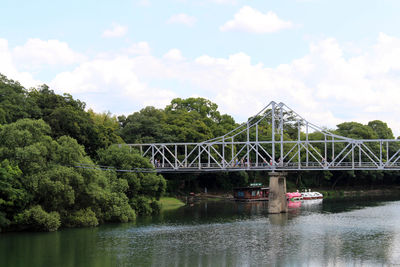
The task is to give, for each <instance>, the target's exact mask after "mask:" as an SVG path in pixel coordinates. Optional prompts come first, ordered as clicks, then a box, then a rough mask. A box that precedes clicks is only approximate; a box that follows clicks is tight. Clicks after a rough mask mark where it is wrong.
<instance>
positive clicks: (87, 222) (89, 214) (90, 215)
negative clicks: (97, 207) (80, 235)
mask: <svg viewBox="0 0 400 267" xmlns="http://www.w3.org/2000/svg"><path fill="white" fill-rule="evenodd" d="M98 224H99V221H98V220H97V217H96V213H94V212H93V211H92V210H91V209H90V208H86V209H80V210H77V211H74V212H72V213H71V214H70V215H69V216H68V217H67V218H66V222H65V225H66V226H69V227H76V226H84V227H87V226H97V225H98Z"/></svg>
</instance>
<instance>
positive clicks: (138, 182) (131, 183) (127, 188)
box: [98, 146, 166, 214]
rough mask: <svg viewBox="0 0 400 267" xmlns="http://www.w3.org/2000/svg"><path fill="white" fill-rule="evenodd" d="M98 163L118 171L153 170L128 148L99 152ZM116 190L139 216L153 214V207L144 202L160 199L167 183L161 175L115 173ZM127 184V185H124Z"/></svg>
mask: <svg viewBox="0 0 400 267" xmlns="http://www.w3.org/2000/svg"><path fill="white" fill-rule="evenodd" d="M98 158H99V160H98V163H99V164H100V165H104V166H113V167H115V168H116V169H117V170H135V169H137V168H152V165H151V164H150V162H149V161H148V160H147V159H145V158H143V157H141V156H140V155H139V154H138V153H137V151H135V150H132V151H131V150H130V149H129V148H128V147H121V148H120V147H118V146H110V147H108V148H107V149H101V150H99V151H98ZM113 173H114V174H113V175H114V176H115V177H116V178H114V179H113V181H114V182H113V186H114V188H119V189H120V192H124V193H125V194H126V196H127V197H128V198H129V201H130V203H131V204H132V207H133V208H134V209H135V210H136V211H137V212H138V214H148V213H151V212H152V207H151V206H149V205H148V203H144V202H143V201H142V199H143V197H145V198H146V199H147V198H149V199H152V198H154V199H159V198H160V196H161V195H162V194H163V193H164V192H165V188H166V181H165V179H164V178H163V177H162V176H161V175H157V174H155V173H137V172H113ZM123 182H125V183H123Z"/></svg>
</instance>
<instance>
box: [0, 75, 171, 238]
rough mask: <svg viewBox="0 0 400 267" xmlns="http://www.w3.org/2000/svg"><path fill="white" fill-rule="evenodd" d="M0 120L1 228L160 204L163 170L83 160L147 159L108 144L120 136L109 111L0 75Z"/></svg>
mask: <svg viewBox="0 0 400 267" xmlns="http://www.w3.org/2000/svg"><path fill="white" fill-rule="evenodd" d="M0 121H1V125H0V140H1V143H0V230H1V229H3V230H40V231H54V230H57V229H58V228H59V227H60V226H65V227H73V226H95V225H98V224H99V223H102V222H127V221H131V220H134V219H135V217H136V215H137V214H149V213H152V212H157V211H159V209H160V204H158V202H157V199H159V197H160V196H161V195H162V194H163V193H164V191H165V188H166V182H165V179H164V178H163V177H162V176H160V175H157V174H155V173H146V174H138V173H119V172H116V171H115V170H108V171H102V170H98V169H93V168H83V167H82V166H86V167H88V166H93V165H95V164H102V165H107V166H113V167H115V168H123V169H125V170H129V169H133V168H137V167H142V168H151V167H152V166H151V165H150V163H149V161H148V160H147V159H145V158H143V157H141V156H140V155H139V154H137V153H136V152H135V151H132V152H130V151H127V150H126V149H118V148H116V147H113V146H110V144H112V143H121V142H123V140H122V139H121V137H120V136H119V135H118V134H117V131H118V130H119V123H118V121H117V119H116V118H115V117H112V116H110V114H96V113H94V112H93V111H90V110H89V111H88V112H87V111H85V104H84V103H83V102H80V101H79V100H74V99H73V98H72V96H70V95H67V94H65V95H63V96H60V95H57V94H55V93H54V92H53V91H51V90H49V88H48V87H47V86H42V87H40V88H38V89H32V90H26V89H24V88H23V87H22V86H21V85H20V84H18V83H17V82H14V81H11V80H8V79H7V78H6V77H4V76H0Z"/></svg>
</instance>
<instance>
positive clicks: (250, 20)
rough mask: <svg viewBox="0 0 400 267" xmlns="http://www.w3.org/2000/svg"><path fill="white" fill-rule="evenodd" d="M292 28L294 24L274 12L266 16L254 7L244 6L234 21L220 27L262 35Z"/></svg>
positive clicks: (223, 29) (226, 29) (224, 29)
mask: <svg viewBox="0 0 400 267" xmlns="http://www.w3.org/2000/svg"><path fill="white" fill-rule="evenodd" d="M292 27H293V24H292V22H290V21H284V20H282V19H280V18H279V17H278V16H277V15H276V14H275V13H273V12H272V11H269V12H268V13H266V14H264V13H262V12H260V11H258V10H256V9H254V8H252V7H249V6H244V7H242V8H241V9H240V10H239V12H238V13H236V14H235V15H234V19H233V20H229V21H227V22H226V23H225V24H224V25H222V26H221V27H220V30H221V31H223V32H226V31H244V32H250V33H257V34H261V33H272V32H278V31H280V30H283V29H289V28H292Z"/></svg>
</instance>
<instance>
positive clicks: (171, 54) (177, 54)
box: [163, 48, 185, 61]
mask: <svg viewBox="0 0 400 267" xmlns="http://www.w3.org/2000/svg"><path fill="white" fill-rule="evenodd" d="M163 58H164V59H168V60H175V61H180V60H184V59H185V58H184V57H183V56H182V53H181V51H180V50H179V49H176V48H175V49H171V50H169V51H168V52H167V53H166V54H165V55H164V56H163Z"/></svg>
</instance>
